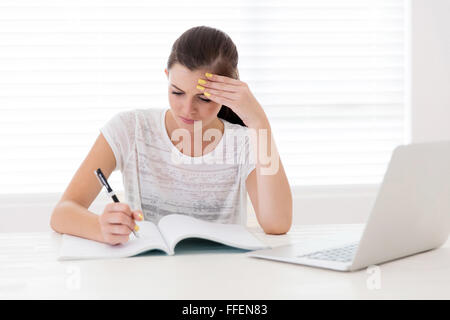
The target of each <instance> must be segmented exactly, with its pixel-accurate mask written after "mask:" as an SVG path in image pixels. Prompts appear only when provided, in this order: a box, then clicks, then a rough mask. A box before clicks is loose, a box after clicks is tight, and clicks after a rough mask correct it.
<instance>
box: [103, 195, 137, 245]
mask: <svg viewBox="0 0 450 320" xmlns="http://www.w3.org/2000/svg"><path fill="white" fill-rule="evenodd" d="M135 220H138V221H141V220H143V216H142V211H140V210H136V211H132V210H131V209H130V207H129V206H128V204H126V203H122V202H112V203H108V204H107V205H106V206H105V209H104V210H103V213H102V214H101V215H100V216H99V223H100V230H101V232H102V237H103V242H105V243H108V244H111V245H116V244H122V243H126V242H127V241H128V240H129V235H130V233H131V232H132V230H134V231H138V229H139V227H138V226H137V225H136V223H135V222H134V221H135Z"/></svg>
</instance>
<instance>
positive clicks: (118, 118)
mask: <svg viewBox="0 0 450 320" xmlns="http://www.w3.org/2000/svg"><path fill="white" fill-rule="evenodd" d="M135 127H136V118H135V114H134V112H133V111H123V112H119V113H117V114H116V115H114V116H113V117H112V118H111V119H109V121H108V122H106V124H105V125H104V126H103V127H102V128H101V129H100V132H101V133H102V134H103V136H104V137H105V139H106V141H107V142H108V144H109V146H110V147H111V149H112V151H113V153H114V157H115V158H116V167H115V168H114V171H116V170H120V171H122V170H123V168H124V167H125V163H126V160H127V159H128V156H129V155H130V153H131V151H132V148H133V146H134V138H135Z"/></svg>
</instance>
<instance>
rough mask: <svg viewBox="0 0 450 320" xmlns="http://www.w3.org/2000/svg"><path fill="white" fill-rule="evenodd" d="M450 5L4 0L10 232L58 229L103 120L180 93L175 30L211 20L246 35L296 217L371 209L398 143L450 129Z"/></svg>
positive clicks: (358, 219) (3, 119)
mask: <svg viewBox="0 0 450 320" xmlns="http://www.w3.org/2000/svg"><path fill="white" fill-rule="evenodd" d="M449 16H450V2H449V1H447V0H427V1H426V0H341V1H334V0H295V1H294V0H289V1H288V0H247V1H238V0H227V1H208V2H203V3H190V2H186V1H181V0H179V1H171V0H167V1H163V2H156V1H144V0H127V1H125V0H108V1H106V0H77V1H75V0H58V1H56V0H2V1H1V2H0V217H1V220H0V221H1V222H0V232H15V231H42V230H49V229H50V228H49V217H50V214H51V210H52V208H53V206H54V205H55V204H56V202H57V201H58V200H59V197H60V196H61V195H62V193H63V192H64V190H65V188H66V187H67V185H68V183H69V181H70V179H71V178H72V176H73V175H74V173H75V171H76V170H77V168H78V167H79V165H80V164H81V162H82V161H83V159H84V157H85V156H86V155H87V153H88V151H89V150H90V148H91V147H92V144H93V143H94V141H95V139H96V137H97V136H98V134H99V133H100V131H99V129H100V128H101V127H102V126H103V125H104V124H105V123H106V122H107V121H108V120H109V119H110V118H111V117H112V116H113V115H114V114H116V113H118V112H120V111H124V110H129V109H135V108H162V107H169V104H168V97H167V78H166V76H165V74H164V68H165V67H166V63H167V58H168V56H169V53H170V49H171V46H172V44H173V42H174V41H175V40H176V39H177V38H178V37H179V36H180V35H181V34H182V33H183V32H184V31H186V30H187V29H189V28H191V27H193V26H199V25H207V26H210V27H214V28H218V29H220V30H222V31H224V32H226V33H227V34H228V35H229V36H230V37H231V38H232V39H233V41H234V42H235V44H236V46H237V48H238V52H239V65H238V66H239V73H240V77H241V80H242V81H245V82H247V83H248V84H249V87H250V89H251V90H252V92H253V94H254V95H255V97H256V98H257V100H258V101H259V102H260V104H261V105H262V107H263V108H264V110H265V112H266V113H267V115H268V117H269V120H270V122H271V125H272V128H273V133H274V136H275V140H276V143H277V146H278V148H279V151H280V154H281V159H282V160H283V163H284V166H285V168H286V172H287V174H288V179H289V182H290V184H291V187H292V190H293V195H294V223H306V224H309V223H362V222H364V221H365V220H366V218H367V215H368V214H369V212H370V209H371V206H372V205H373V201H374V199H375V197H376V193H377V190H378V188H379V185H380V183H381V181H382V179H383V175H384V173H385V171H386V168H387V165H388V163H389V160H390V157H391V153H392V151H393V149H394V148H395V147H396V146H397V145H401V144H407V143H412V142H423V141H433V140H444V139H450V61H449V57H450V19H448V17H449ZM110 183H111V185H112V186H113V188H114V189H117V190H118V191H119V193H120V192H122V191H123V185H122V180H121V174H120V172H114V173H113V174H112V176H111V178H110ZM108 201H110V199H108V198H107V197H106V196H105V194H104V193H103V192H102V193H101V194H99V196H98V198H97V199H96V200H95V202H94V203H93V205H92V206H91V208H90V209H91V210H92V211H94V212H98V213H100V212H101V210H102V209H103V206H104V204H105V203H107V202H108ZM249 223H250V224H251V223H255V218H254V215H253V213H252V208H251V204H250V201H249Z"/></svg>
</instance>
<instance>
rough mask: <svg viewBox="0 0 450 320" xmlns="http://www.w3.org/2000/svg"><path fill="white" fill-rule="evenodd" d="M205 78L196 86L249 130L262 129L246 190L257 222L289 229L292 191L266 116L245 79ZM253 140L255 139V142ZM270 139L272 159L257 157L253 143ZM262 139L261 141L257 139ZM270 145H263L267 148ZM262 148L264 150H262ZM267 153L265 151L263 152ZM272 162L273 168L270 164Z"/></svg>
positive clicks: (267, 229) (271, 229)
mask: <svg viewBox="0 0 450 320" xmlns="http://www.w3.org/2000/svg"><path fill="white" fill-rule="evenodd" d="M205 76H206V77H207V79H208V80H207V81H206V80H205V79H202V80H203V81H202V86H201V87H199V88H198V89H199V90H202V91H204V94H205V95H206V96H207V97H208V98H209V99H211V100H212V101H214V102H216V103H219V104H221V105H226V106H227V107H229V108H231V109H232V110H233V111H234V112H235V113H236V114H237V115H238V116H239V118H241V120H242V121H243V122H244V123H245V125H246V126H247V127H248V128H249V129H250V130H253V131H255V130H257V131H259V130H260V129H261V130H263V132H265V133H267V134H266V137H267V139H265V138H264V136H261V135H260V134H259V132H258V134H257V135H256V137H257V138H256V139H252V140H253V142H254V143H253V144H254V146H253V147H254V148H255V150H256V155H258V157H256V158H255V160H257V161H256V170H254V171H253V172H252V173H250V175H249V176H248V177H247V181H246V184H247V191H248V193H249V195H250V199H251V200H252V204H253V207H254V209H255V213H256V216H257V219H258V222H259V224H260V225H261V227H262V228H263V229H264V231H265V232H266V233H273V234H282V233H286V232H287V231H289V228H290V227H291V223H292V195H291V189H290V187H289V183H288V180H287V178H286V174H285V172H284V168H283V164H282V163H281V161H280V160H279V155H278V150H277V148H276V146H275V142H274V141H273V138H272V130H271V128H270V124H269V121H268V119H267V116H266V114H265V112H264V110H263V108H262V107H261V105H260V104H259V102H258V101H257V100H256V98H255V96H254V95H253V93H252V92H251V90H250V88H249V86H248V84H247V83H245V82H243V81H240V80H237V79H232V78H230V77H225V76H221V75H216V74H210V73H205ZM255 140H256V143H255ZM266 140H267V141H271V143H269V145H271V147H272V150H271V152H270V153H269V155H270V159H271V162H270V163H269V164H266V163H265V161H261V160H264V159H262V158H261V157H260V153H262V154H263V155H264V153H265V152H259V151H260V150H258V148H256V146H261V145H264V144H265V143H266ZM259 141H261V144H260V143H259ZM267 149H268V150H270V148H266V150H267ZM262 151H264V150H262ZM266 156H267V155H266ZM273 165H275V168H276V170H274V168H273V167H272V166H273Z"/></svg>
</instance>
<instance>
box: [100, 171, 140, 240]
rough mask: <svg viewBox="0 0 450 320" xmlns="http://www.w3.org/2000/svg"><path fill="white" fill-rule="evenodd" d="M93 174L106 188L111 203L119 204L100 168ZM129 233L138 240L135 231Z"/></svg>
mask: <svg viewBox="0 0 450 320" xmlns="http://www.w3.org/2000/svg"><path fill="white" fill-rule="evenodd" d="M94 174H95V176H96V177H97V178H98V180H99V181H100V183H101V184H102V185H103V186H104V187H105V188H106V192H107V193H108V195H109V196H110V197H111V198H112V199H113V201H114V202H120V201H119V199H118V198H117V196H116V193H115V192H114V191H113V189H112V188H111V186H110V185H109V183H108V180H106V177H105V176H104V175H103V172H102V170H101V169H100V168H98V169H97V170H96V171H94ZM131 231H132V232H133V234H134V235H135V237H136V238H139V234H138V233H137V232H136V231H134V230H131Z"/></svg>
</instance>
